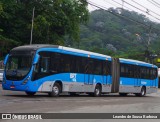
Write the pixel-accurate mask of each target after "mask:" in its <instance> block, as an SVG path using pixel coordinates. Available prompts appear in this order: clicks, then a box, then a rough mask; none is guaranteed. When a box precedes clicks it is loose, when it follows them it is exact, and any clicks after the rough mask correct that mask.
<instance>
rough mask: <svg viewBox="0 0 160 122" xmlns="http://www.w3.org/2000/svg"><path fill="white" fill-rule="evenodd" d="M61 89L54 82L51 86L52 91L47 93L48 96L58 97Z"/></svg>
mask: <svg viewBox="0 0 160 122" xmlns="http://www.w3.org/2000/svg"><path fill="white" fill-rule="evenodd" d="M60 91H61V87H60V85H59V84H58V83H55V84H54V86H53V87H52V92H50V93H48V95H49V96H50V97H58V96H59V94H60Z"/></svg>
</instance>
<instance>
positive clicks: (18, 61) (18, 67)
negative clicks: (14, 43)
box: [5, 55, 32, 80]
mask: <svg viewBox="0 0 160 122" xmlns="http://www.w3.org/2000/svg"><path fill="white" fill-rule="evenodd" d="M31 66H32V57H31V56H30V55H12V56H9V59H8V61H7V65H6V69H5V70H6V78H7V79H8V80H22V79H23V78H24V77H26V75H27V74H28V73H29V71H30V68H31Z"/></svg>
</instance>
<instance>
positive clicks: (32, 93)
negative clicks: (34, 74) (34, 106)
mask: <svg viewBox="0 0 160 122" xmlns="http://www.w3.org/2000/svg"><path fill="white" fill-rule="evenodd" d="M26 94H27V95H28V96H34V95H35V94H36V92H26Z"/></svg>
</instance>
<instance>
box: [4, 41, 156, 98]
mask: <svg viewBox="0 0 160 122" xmlns="http://www.w3.org/2000/svg"><path fill="white" fill-rule="evenodd" d="M4 65H5V71H4V75H3V82H2V87H3V89H4V90H13V91H24V92H26V94H27V95H34V94H35V93H36V92H43V93H48V95H49V96H55V97H57V96H59V94H61V93H65V92H67V93H70V94H71V95H75V94H80V93H87V94H89V95H92V96H100V95H101V94H105V93H119V94H120V95H123V96H124V95H127V94H129V93H133V94H135V95H136V96H145V95H146V94H147V93H154V92H156V91H157V88H158V76H157V75H158V68H157V66H155V65H153V64H149V63H145V62H142V61H137V60H131V59H123V58H112V57H110V56H107V55H102V54H98V53H93V52H89V51H84V50H79V49H74V48H69V47H64V46H56V45H40V44H36V45H26V46H20V47H16V48H14V49H12V50H11V51H10V53H9V54H8V55H7V56H6V58H5V61H4Z"/></svg>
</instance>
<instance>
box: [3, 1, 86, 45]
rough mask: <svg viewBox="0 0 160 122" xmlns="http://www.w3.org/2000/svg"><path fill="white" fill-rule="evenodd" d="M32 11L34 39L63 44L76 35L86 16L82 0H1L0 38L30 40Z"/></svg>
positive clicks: (4, 39) (20, 43)
mask: <svg viewBox="0 0 160 122" xmlns="http://www.w3.org/2000/svg"><path fill="white" fill-rule="evenodd" d="M33 8H35V11H34V28H33V43H50V44H61V45H64V40H65V39H68V38H70V39H72V40H77V39H79V24H80V23H85V22H86V21H87V20H88V9H87V2H86V1H85V0H0V41H1V42H2V41H3V42H4V43H5V42H11V41H10V40H12V43H14V44H18V45H24V44H29V43H30V34H31V25H32V13H33Z"/></svg>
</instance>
